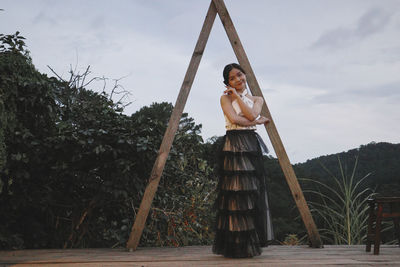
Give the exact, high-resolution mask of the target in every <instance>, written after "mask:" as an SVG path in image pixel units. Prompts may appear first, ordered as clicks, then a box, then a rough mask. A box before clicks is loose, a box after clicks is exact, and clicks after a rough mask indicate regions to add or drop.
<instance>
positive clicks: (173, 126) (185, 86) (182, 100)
mask: <svg viewBox="0 0 400 267" xmlns="http://www.w3.org/2000/svg"><path fill="white" fill-rule="evenodd" d="M216 15H217V11H216V10H215V6H214V5H213V4H212V2H211V4H210V7H209V9H208V12H207V16H206V18H205V20H204V23H203V27H202V29H201V32H200V36H199V39H198V40H197V43H196V46H195V48H194V52H193V55H192V59H191V60H190V63H189V66H188V69H187V71H186V75H185V78H184V79H183V83H182V86H181V89H180V91H179V95H178V98H177V100H176V103H175V107H174V109H173V111H172V115H171V118H170V120H169V123H168V128H167V130H166V131H165V134H164V137H163V140H162V143H161V146H160V150H159V152H158V156H157V159H156V161H155V163H154V165H153V169H152V171H151V174H150V178H149V183H148V185H147V187H146V190H145V192H144V195H143V198H142V202H141V203H140V207H139V212H138V214H137V215H136V219H135V223H134V224H133V226H132V231H131V234H130V236H129V240H128V242H127V245H126V247H127V248H128V249H129V250H136V248H137V246H138V244H139V240H140V237H141V235H142V232H143V228H144V226H145V223H146V219H147V215H148V214H149V210H150V207H151V203H152V202H153V199H154V195H155V193H156V191H157V187H158V184H159V182H160V178H161V175H162V172H163V170H164V166H165V162H166V160H167V157H168V154H169V151H170V149H171V145H172V142H173V140H174V137H175V133H176V130H177V129H178V126H179V121H180V119H181V116H182V112H183V109H184V107H185V104H186V100H187V97H188V95H189V92H190V89H191V87H192V84H193V80H194V77H195V76H196V72H197V69H198V67H199V65H200V60H201V57H202V56H203V53H204V49H205V47H206V44H207V40H208V37H209V36H210V32H211V28H212V26H213V24H214V20H215V17H216Z"/></svg>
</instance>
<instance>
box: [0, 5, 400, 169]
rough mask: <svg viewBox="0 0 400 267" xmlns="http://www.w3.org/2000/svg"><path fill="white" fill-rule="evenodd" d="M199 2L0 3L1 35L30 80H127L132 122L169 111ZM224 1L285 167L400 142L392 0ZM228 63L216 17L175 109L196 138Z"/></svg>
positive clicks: (218, 116)
mask: <svg viewBox="0 0 400 267" xmlns="http://www.w3.org/2000/svg"><path fill="white" fill-rule="evenodd" d="M209 3H210V1H209V0H136V1H134V0H131V1H128V0H127V1H122V0H114V1H105V0H96V1H94V0H93V1H73V0H69V1H56V0H34V1H32V0H26V1H22V0H0V9H4V11H0V33H3V34H13V33H15V32H16V31H20V32H21V35H22V36H24V37H26V39H27V40H26V44H27V47H28V49H29V50H30V52H31V56H32V58H33V63H34V64H35V66H36V68H37V69H38V70H39V71H41V72H45V73H49V74H50V75H51V72H50V71H49V69H48V68H47V65H49V66H51V67H52V68H53V69H54V70H55V71H56V72H57V73H59V74H60V75H62V76H63V77H64V78H68V71H69V69H70V66H71V65H72V67H73V68H75V67H76V68H77V71H80V72H82V71H84V69H85V68H86V67H87V66H88V65H90V66H91V69H92V72H93V74H92V75H93V76H105V77H109V78H111V79H118V78H121V77H125V76H126V77H125V78H123V79H122V80H121V81H120V84H121V85H123V86H124V87H125V89H126V90H128V91H129V92H130V93H131V96H130V99H129V101H133V103H132V104H131V105H130V106H128V107H127V108H126V113H127V114H132V113H134V112H135V111H137V110H138V109H140V108H141V107H143V106H145V105H150V104H151V103H152V102H162V101H168V102H172V103H175V101H176V97H177V95H178V92H179V89H180V87H181V84H182V81H183V77H184V75H185V72H186V69H187V67H188V64H189V61H190V58H191V56H192V53H193V49H194V46H195V44H196V41H197V38H198V35H199V32H200V29H201V26H202V24H203V21H204V18H205V15H206V12H207V9H208V7H209ZM225 4H226V6H227V8H228V11H229V12H230V14H231V17H232V19H233V22H234V25H235V27H236V29H237V31H238V34H239V37H240V38H241V41H242V44H243V46H244V49H245V50H246V53H247V55H248V57H249V60H250V63H251V64H252V67H253V70H254V72H255V74H256V77H257V80H258V82H259V84H260V86H261V89H262V91H263V94H264V97H265V99H266V102H267V105H268V107H269V109H270V111H271V114H272V116H273V118H274V121H275V124H276V126H277V129H278V132H279V134H280V136H281V139H282V141H283V144H284V146H285V148H286V151H287V153H288V156H289V159H290V160H291V161H292V163H297V162H304V161H306V160H307V159H311V158H314V157H318V156H322V155H326V154H332V153H338V152H342V151H347V150H349V149H352V148H357V147H359V146H360V145H362V144H368V143H370V142H372V141H375V142H391V143H399V142H400V123H399V121H400V108H399V103H400V74H399V73H400V1H399V0H325V1H324V0H301V1H300V0H292V1H289V0H274V1H269V0H264V1H261V0H259V1H256V0H252V1H243V0H225ZM236 61H237V60H236V58H235V56H234V53H233V51H232V48H231V46H230V44H229V41H228V38H227V36H226V34H225V32H224V30H223V27H222V24H221V22H220V20H219V18H218V17H217V18H216V20H215V23H214V26H213V29H212V32H211V35H210V38H209V41H208V43H207V47H206V50H205V53H204V56H203V59H202V62H201V63H200V67H199V70H198V73H197V76H196V78H195V81H194V84H193V87H192V90H191V93H190V95H189V99H188V102H187V104H186V108H185V112H188V113H189V115H190V116H191V117H193V118H194V119H195V121H196V122H197V123H201V124H202V125H203V130H202V135H203V137H204V139H205V140H206V139H207V138H209V137H211V136H214V135H218V136H220V135H223V134H224V132H225V128H224V118H223V115H222V111H221V108H220V106H219V98H220V95H221V93H222V91H223V90H224V87H223V83H222V69H223V67H224V66H225V65H226V64H228V63H231V62H236ZM90 88H91V89H93V90H100V91H101V89H102V84H93V85H92V87H90ZM127 101H128V100H127ZM258 131H259V133H260V134H261V136H262V137H263V138H264V139H265V140H266V143H267V145H269V147H271V145H270V142H269V140H268V136H267V133H266V131H265V129H263V128H262V127H259V128H258ZM160 138H161V137H160ZM272 150H273V149H271V151H272ZM272 155H273V156H275V154H274V153H273V151H272Z"/></svg>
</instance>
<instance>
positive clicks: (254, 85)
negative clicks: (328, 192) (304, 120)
mask: <svg viewBox="0 0 400 267" xmlns="http://www.w3.org/2000/svg"><path fill="white" fill-rule="evenodd" d="M212 2H213V3H214V5H215V8H216V9H217V12H218V15H219V17H220V19H221V22H222V24H223V26H224V28H225V31H226V34H227V35H228V38H229V41H230V43H231V45H232V48H233V50H234V52H235V55H236V57H237V59H238V61H239V64H240V65H241V66H242V67H243V69H244V70H245V72H246V77H247V82H248V84H249V87H250V90H251V92H252V94H253V95H256V96H261V97H262V98H263V99H264V96H263V94H262V92H261V90H260V86H259V85H258V82H257V79H256V76H255V74H254V72H253V69H252V68H251V65H250V62H249V59H248V58H247V55H246V53H245V51H244V48H243V46H242V43H241V42H240V39H239V35H238V34H237V32H236V29H235V27H234V25H233V22H232V19H231V17H230V15H229V13H228V10H227V9H226V6H225V3H224V1H223V0H212ZM261 115H263V116H265V117H267V118H269V119H270V120H271V122H270V123H268V124H266V125H265V128H266V130H267V132H268V135H269V138H270V140H271V143H272V146H273V147H274V150H275V153H276V155H277V157H278V160H279V163H280V165H281V168H282V170H283V173H284V175H285V177H286V181H287V183H288V185H289V187H290V190H291V192H292V195H293V198H294V200H295V202H296V205H297V207H298V209H299V212H300V215H301V218H302V219H303V222H304V225H305V227H306V229H307V232H308V236H309V238H310V241H311V245H312V246H313V247H322V242H321V238H320V236H319V233H318V229H317V227H316V225H315V223H314V220H313V218H312V216H311V212H310V210H309V208H308V206H307V202H306V200H305V198H304V195H303V191H302V190H301V188H300V185H299V183H298V181H297V178H296V174H295V173H294V170H293V167H292V165H291V164H290V161H289V158H288V156H287V154H286V151H285V148H284V146H283V144H282V141H281V138H280V136H279V134H278V130H277V129H276V126H275V123H274V121H273V119H272V116H271V113H270V112H269V109H268V106H267V104H266V101H265V99H264V105H263V108H262V111H261Z"/></svg>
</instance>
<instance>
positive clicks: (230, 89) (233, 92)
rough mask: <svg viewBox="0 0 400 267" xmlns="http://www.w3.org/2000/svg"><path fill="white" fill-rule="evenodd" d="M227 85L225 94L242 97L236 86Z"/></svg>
mask: <svg viewBox="0 0 400 267" xmlns="http://www.w3.org/2000/svg"><path fill="white" fill-rule="evenodd" d="M225 87H226V90H225V91H224V94H227V95H230V96H232V97H233V98H238V97H240V96H239V94H238V92H237V91H236V89H235V88H233V87H230V86H228V85H227V86H225Z"/></svg>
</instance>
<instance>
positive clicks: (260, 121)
mask: <svg viewBox="0 0 400 267" xmlns="http://www.w3.org/2000/svg"><path fill="white" fill-rule="evenodd" d="M269 122H270V119H268V118H266V117H264V116H260V118H258V119H257V120H256V123H257V124H267V123H269Z"/></svg>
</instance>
